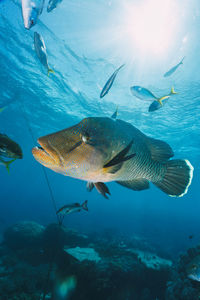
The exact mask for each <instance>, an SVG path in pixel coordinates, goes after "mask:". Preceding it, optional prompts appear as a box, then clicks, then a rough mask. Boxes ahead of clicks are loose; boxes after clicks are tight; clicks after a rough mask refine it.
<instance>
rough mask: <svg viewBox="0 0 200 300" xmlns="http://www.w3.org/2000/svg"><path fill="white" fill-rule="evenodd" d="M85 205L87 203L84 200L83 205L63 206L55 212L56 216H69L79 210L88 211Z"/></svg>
mask: <svg viewBox="0 0 200 300" xmlns="http://www.w3.org/2000/svg"><path fill="white" fill-rule="evenodd" d="M87 203H88V201H87V200H86V201H84V202H83V204H80V203H72V204H67V205H64V206H63V207H61V208H60V209H59V210H58V211H57V212H56V214H57V215H69V214H71V213H75V212H80V211H81V210H86V211H88V207H87Z"/></svg>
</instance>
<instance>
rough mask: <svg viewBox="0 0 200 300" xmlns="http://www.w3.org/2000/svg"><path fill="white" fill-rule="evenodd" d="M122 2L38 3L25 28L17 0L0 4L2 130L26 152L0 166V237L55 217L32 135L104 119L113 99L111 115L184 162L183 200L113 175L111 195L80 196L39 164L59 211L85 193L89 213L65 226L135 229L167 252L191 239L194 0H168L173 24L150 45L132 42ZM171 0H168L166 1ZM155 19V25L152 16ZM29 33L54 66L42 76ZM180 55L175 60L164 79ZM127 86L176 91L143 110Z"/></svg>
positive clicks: (195, 156)
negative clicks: (127, 184) (187, 172)
mask: <svg viewBox="0 0 200 300" xmlns="http://www.w3.org/2000/svg"><path fill="white" fill-rule="evenodd" d="M122 2H123V1H118V0H116V1H112V0H111V1H102V0H99V1H84V2H83V1H80V0H79V1H63V2H62V3H60V5H59V6H58V7H57V8H56V9H55V10H53V11H52V12H51V13H47V12H46V5H47V3H46V4H45V8H44V11H43V13H42V15H41V16H40V17H39V19H38V22H37V24H36V25H35V26H34V27H33V28H32V29H31V30H26V29H25V28H24V25H23V19H22V14H21V6H20V2H18V1H17V0H15V1H11V0H9V1H6V0H5V1H2V2H0V66H1V69H0V107H5V110H4V111H3V112H1V113H0V132H1V133H5V134H7V135H8V136H9V137H10V138H12V139H13V140H14V141H16V142H17V143H18V144H19V145H20V146H21V147H22V150H23V154H24V157H23V159H22V160H16V161H15V162H14V163H13V164H11V167H10V174H8V172H7V171H6V168H5V167H3V166H0V187H1V192H0V199H1V201H0V233H1V234H2V235H3V232H4V230H5V228H7V227H8V226H10V225H11V224H14V223H16V222H19V221H22V220H32V221H36V222H38V223H40V224H43V225H47V224H49V223H52V222H56V216H55V210H54V206H53V203H52V199H51V195H50V192H49V188H48V185H47V181H46V179H45V176H44V172H43V170H42V168H41V165H40V164H39V163H38V162H37V161H36V160H35V159H34V158H33V156H32V152H31V150H32V148H33V147H34V146H35V145H36V140H37V138H38V137H40V136H43V135H46V134H49V133H52V132H55V131H58V130H61V129H64V128H67V127H69V126H72V125H74V124H76V123H78V122H79V121H81V120H82V119H83V118H85V117H91V116H98V117H100V116H102V117H109V116H111V115H112V114H113V113H114V111H115V110H116V106H117V105H118V110H119V114H118V118H119V119H122V120H124V121H127V122H129V123H131V124H132V125H134V126H136V127H137V128H138V129H140V130H141V131H142V132H143V133H145V134H147V135H148V136H151V137H154V138H157V139H161V140H163V141H166V142H167V143H168V144H169V145H170V146H171V147H172V149H173V150H174V153H175V158H183V159H188V160H189V161H190V162H191V164H192V165H193V166H194V177H193V181H192V184H191V186H190V188H189V190H188V193H187V194H186V195H185V196H184V197H182V198H171V197H169V196H168V195H166V194H164V193H163V192H162V191H160V190H159V189H158V188H156V187H155V186H154V185H153V184H151V187H150V189H149V190H145V191H141V192H134V191H132V190H129V189H126V188H124V187H122V186H119V185H117V184H116V183H113V182H111V183H109V184H108V186H109V189H110V191H111V196H110V197H109V199H105V198H103V197H102V196H101V195H100V194H99V193H98V192H97V191H96V190H93V191H92V192H91V193H88V192H87V190H86V183H85V182H83V181H80V180H77V179H73V178H69V177H65V176H63V175H60V174H57V173H55V172H53V171H51V170H49V169H46V174H47V176H48V180H49V183H50V186H51V188H52V192H53V195H54V198H55V201H56V206H57V208H59V207H61V206H63V205H65V204H67V203H72V202H80V203H81V202H83V201H84V200H86V199H87V200H88V207H89V211H88V212H81V213H79V214H72V215H69V216H68V217H67V218H65V220H64V224H65V226H67V227H70V228H74V229H76V230H78V231H79V232H82V233H84V232H86V233H91V232H95V234H96V235H98V234H100V233H102V232H103V231H104V230H107V229H111V228H112V229H113V230H114V231H115V232H116V233H117V234H123V235H127V236H142V237H144V238H146V239H147V240H148V242H149V243H152V244H153V245H156V246H157V247H158V248H159V249H162V250H163V251H165V252H166V253H168V254H169V255H170V256H173V255H174V257H176V256H177V255H178V254H179V252H181V251H185V250H186V249H187V248H189V247H191V246H195V245H196V244H198V243H199V241H200V234H199V227H200V218H199V211H200V202H199V195H198V194H199V171H200V167H199V149H200V139H199V130H200V118H199V112H200V72H199V65H200V55H199V53H200V42H199V25H200V6H199V3H198V1H197V0H192V1H189V2H188V1H187V0H184V1H180V0H179V1H176V3H175V4H173V5H175V7H173V5H172V8H173V9H172V11H171V15H170V14H169V15H167V18H169V19H168V20H167V21H168V22H169V23H168V22H166V24H169V27H170V28H171V27H172V28H171V31H169V32H166V33H164V32H163V33H162V35H164V36H165V37H166V40H167V41H166V40H165V39H161V40H159V36H158V39H157V47H154V48H152V47H151V46H152V45H151V43H153V44H155V43H156V40H152V41H151V40H149V39H147V37H144V39H146V42H145V43H144V46H143V47H144V48H143V49H142V48H141V45H142V44H141V43H140V41H138V44H137V40H134V39H133V40H132V32H131V31H129V30H127V27H126V26H127V24H128V23H127V19H128V16H127V15H125V12H127V7H129V6H131V5H134V7H135V8H136V7H137V6H138V7H139V5H140V3H139V2H140V1H128V0H127V1H125V2H123V3H122ZM143 2H144V5H145V1H143ZM147 2H148V5H149V3H150V2H151V1H147ZM171 2H173V1H169V0H168V1H166V5H169V7H170V8H171V6H170V5H171ZM152 3H153V4H152V5H155V4H156V3H157V4H158V1H152ZM166 9H167V8H166ZM128 10H129V9H128ZM149 14H150V12H149ZM157 15H159V10H157ZM134 17H135V15H134V14H133V19H134ZM144 17H146V14H145V16H144ZM155 18H158V16H155ZM133 21H134V20H133ZM157 22H158V24H157V27H159V18H158V19H157ZM124 24H126V26H125V25H124ZM130 26H131V25H130ZM133 26H135V25H133ZM166 27H168V26H167V25H166ZM170 28H169V29H170ZM136 29H137V28H136ZM147 29H148V26H147V28H146V30H147ZM137 30H138V31H139V30H140V29H139V28H138V29H137ZM34 31H37V32H39V33H40V34H41V35H42V36H43V38H44V40H45V44H46V47H47V54H48V62H49V66H50V67H51V68H52V69H53V70H54V71H55V74H50V76H49V77H48V76H47V72H46V70H45V69H44V68H43V67H42V65H41V64H40V62H39V60H38V58H37V56H36V53H35V51H34V46H33V34H34ZM141 34H143V33H141ZM168 34H169V37H168ZM133 35H134V33H133ZM162 43H163V45H162ZM162 46H163V47H162ZM184 56H185V60H184V63H183V65H181V66H180V67H179V68H178V69H177V70H176V72H175V73H174V74H173V75H171V76H170V77H168V78H164V77H163V74H164V73H165V72H166V71H168V70H169V69H170V68H171V67H173V66H175V65H176V64H177V63H178V62H179V61H180V60H181V59H182V58H183V57H184ZM123 63H125V67H124V68H123V69H121V70H120V72H119V74H118V75H117V77H116V80H115V82H114V84H113V86H112V88H111V90H110V91H109V93H108V94H107V95H106V96H105V97H104V98H103V99H100V98H99V94H100V92H101V89H102V87H103V86H104V84H105V82H106V80H107V79H108V78H109V76H110V75H111V74H112V73H113V72H114V71H115V70H116V69H117V68H118V67H119V66H120V65H121V64H123ZM133 85H140V86H143V87H146V88H148V89H149V90H150V91H152V92H153V93H154V94H156V95H158V96H163V95H167V94H168V93H169V92H170V89H171V87H172V86H174V88H175V90H176V91H177V92H178V94H177V95H176V96H173V97H172V98H171V99H169V101H168V102H167V103H166V104H165V105H164V106H163V108H162V109H159V110H157V111H155V112H152V113H149V112H148V106H149V104H150V103H148V102H146V101H142V100H140V99H137V98H136V97H133V95H132V94H131V92H130V87H131V86H133ZM30 128H31V132H30ZM31 133H33V138H34V140H33V138H32V136H31ZM190 235H193V236H194V238H193V239H192V240H190V239H188V236H190Z"/></svg>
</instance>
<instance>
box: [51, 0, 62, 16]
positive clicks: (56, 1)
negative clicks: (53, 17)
mask: <svg viewBox="0 0 200 300" xmlns="http://www.w3.org/2000/svg"><path fill="white" fill-rule="evenodd" d="M61 2H62V0H49V2H48V5H47V12H48V13H49V12H51V11H52V10H54V9H55V8H56V7H57V6H58V4H59V3H61Z"/></svg>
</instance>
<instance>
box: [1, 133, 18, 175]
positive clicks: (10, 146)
mask: <svg viewBox="0 0 200 300" xmlns="http://www.w3.org/2000/svg"><path fill="white" fill-rule="evenodd" d="M9 158H11V160H9V161H8V160H6V159H9ZM22 158H23V153H22V149H21V147H20V146H19V145H18V144H17V143H16V142H14V141H13V140H11V139H10V138H9V137H8V136H7V135H6V134H1V133H0V164H1V165H4V166H5V167H6V169H7V171H8V172H9V171H10V169H9V168H10V164H11V163H12V162H14V161H15V160H16V159H22Z"/></svg>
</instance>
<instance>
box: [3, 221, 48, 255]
mask: <svg viewBox="0 0 200 300" xmlns="http://www.w3.org/2000/svg"><path fill="white" fill-rule="evenodd" d="M43 233H44V226H42V225H40V224H38V223H36V222H30V221H23V222H19V223H17V224H14V225H12V226H10V227H9V228H7V230H6V231H5V233H4V241H5V243H6V244H7V245H8V246H9V247H10V248H13V249H17V248H24V247H28V246H31V247H32V246H33V245H38V244H39V243H40V242H41V239H42V235H43Z"/></svg>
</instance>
